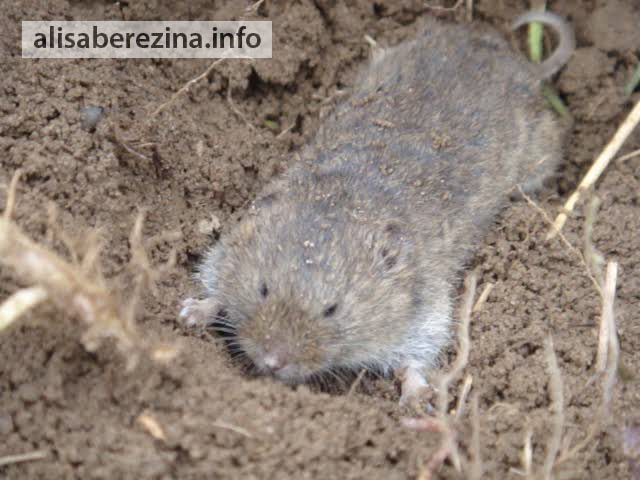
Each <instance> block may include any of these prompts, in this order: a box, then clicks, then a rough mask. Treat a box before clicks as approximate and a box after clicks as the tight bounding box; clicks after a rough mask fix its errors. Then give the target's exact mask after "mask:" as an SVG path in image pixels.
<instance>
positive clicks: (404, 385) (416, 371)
mask: <svg viewBox="0 0 640 480" xmlns="http://www.w3.org/2000/svg"><path fill="white" fill-rule="evenodd" d="M422 370H423V369H422V367H421V366H419V365H414V364H410V365H408V366H407V367H405V368H404V369H401V370H400V372H399V375H398V377H399V378H400V380H401V385H400V405H401V406H411V405H413V404H416V403H420V399H421V398H422V397H423V396H424V395H425V393H427V392H428V390H429V387H430V385H429V382H427V378H426V376H425V375H424V373H423V372H422Z"/></svg>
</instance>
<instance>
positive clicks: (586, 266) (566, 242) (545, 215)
mask: <svg viewBox="0 0 640 480" xmlns="http://www.w3.org/2000/svg"><path fill="white" fill-rule="evenodd" d="M518 190H519V192H520V194H521V195H522V198H524V199H525V200H526V201H527V203H528V204H529V205H530V206H531V207H533V209H534V210H536V211H537V212H538V213H540V215H542V218H544V219H545V221H547V222H548V223H549V224H550V225H552V224H553V221H552V220H551V217H550V216H549V214H548V213H547V212H546V211H545V210H544V209H543V208H542V207H540V206H539V205H538V204H537V203H536V202H534V201H533V199H532V198H531V197H529V196H528V195H527V194H526V193H524V191H523V190H522V187H521V186H520V185H518ZM558 236H559V237H560V240H562V243H564V245H565V246H566V247H567V248H568V249H569V251H570V252H572V253H573V254H574V255H575V256H576V257H578V259H579V260H580V263H581V264H582V266H583V267H584V269H585V272H586V274H587V277H589V280H591V282H592V283H593V285H594V287H595V288H596V290H598V292H599V293H601V288H600V284H599V283H598V280H596V278H595V277H594V276H593V274H592V273H591V269H590V268H589V264H588V263H587V260H586V258H585V257H584V255H583V254H582V252H581V251H580V250H578V249H577V248H576V247H574V246H573V245H572V244H571V242H570V241H569V240H568V239H567V237H565V236H564V234H563V233H562V232H561V231H558Z"/></svg>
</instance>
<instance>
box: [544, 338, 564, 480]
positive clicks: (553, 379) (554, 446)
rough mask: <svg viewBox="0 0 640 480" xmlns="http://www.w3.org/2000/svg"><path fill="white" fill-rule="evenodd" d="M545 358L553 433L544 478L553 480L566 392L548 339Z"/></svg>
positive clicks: (551, 341) (549, 443)
mask: <svg viewBox="0 0 640 480" xmlns="http://www.w3.org/2000/svg"><path fill="white" fill-rule="evenodd" d="M545 357H546V358H547V370H548V371H549V377H550V378H549V394H550V396H551V410H552V412H553V431H552V433H551V438H550V439H549V441H548V443H547V455H546V457H545V460H544V466H543V477H544V479H545V480H551V478H552V471H553V467H554V465H555V463H556V458H557V457H558V452H559V451H560V446H561V444H562V431H563V430H564V421H565V418H564V392H563V388H562V375H561V374H560V368H559V367H558V359H557V357H556V353H555V351H554V349H553V340H552V339H551V337H549V338H547V341H546V342H545Z"/></svg>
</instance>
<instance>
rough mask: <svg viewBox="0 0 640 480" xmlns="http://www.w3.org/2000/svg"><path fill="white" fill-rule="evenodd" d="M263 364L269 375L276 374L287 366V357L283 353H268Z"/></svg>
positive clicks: (263, 359)
mask: <svg viewBox="0 0 640 480" xmlns="http://www.w3.org/2000/svg"><path fill="white" fill-rule="evenodd" d="M262 362H263V364H264V366H265V367H266V370H267V371H268V372H269V373H276V372H277V371H278V370H281V369H283V368H284V367H286V366H287V360H286V355H285V354H284V353H283V352H273V351H272V352H267V353H266V354H265V356H264V357H263V358H262Z"/></svg>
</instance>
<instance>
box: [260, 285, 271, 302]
mask: <svg viewBox="0 0 640 480" xmlns="http://www.w3.org/2000/svg"><path fill="white" fill-rule="evenodd" d="M260 295H262V298H267V295H269V289H268V288H267V284H266V283H265V282H262V285H260Z"/></svg>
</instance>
